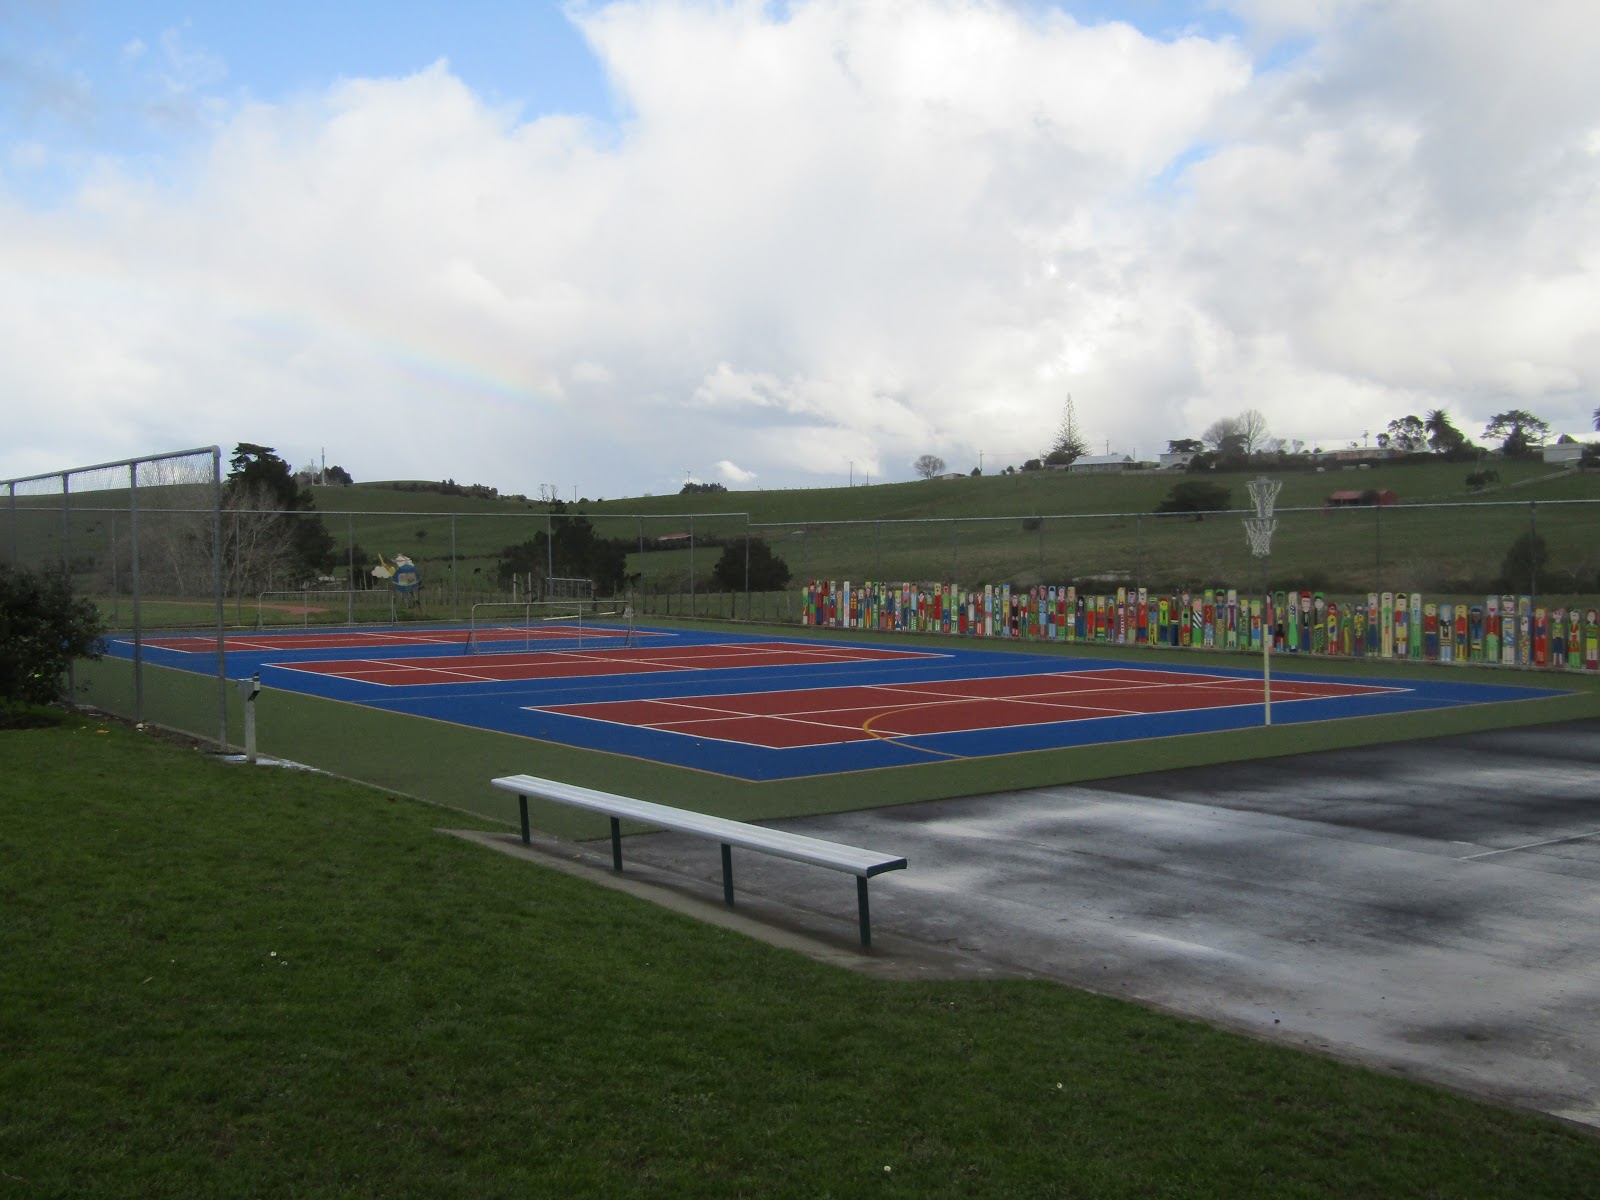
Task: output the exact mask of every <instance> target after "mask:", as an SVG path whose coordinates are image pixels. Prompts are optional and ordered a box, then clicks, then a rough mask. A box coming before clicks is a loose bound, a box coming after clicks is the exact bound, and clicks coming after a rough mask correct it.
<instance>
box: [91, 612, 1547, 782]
mask: <svg viewBox="0 0 1600 1200" xmlns="http://www.w3.org/2000/svg"><path fill="white" fill-rule="evenodd" d="M583 634H584V636H583V637H582V638H581V639H580V638H564V639H558V640H546V641H541V642H540V644H539V645H533V644H529V642H528V639H526V638H523V637H522V635H521V634H518V635H517V638H518V640H517V641H515V642H512V641H510V640H509V639H508V640H507V642H506V643H504V644H503V645H502V646H500V647H497V649H499V650H501V651H503V652H494V653H483V652H481V646H480V648H479V651H478V652H474V653H468V652H467V650H468V647H467V645H466V639H465V636H464V634H463V633H462V631H461V630H459V629H431V628H416V627H405V626H397V627H390V628H384V629H359V630H343V629H341V630H292V631H285V632H262V633H249V634H245V633H240V634H232V635H229V636H228V637H227V639H226V642H225V653H226V667H227V674H228V676H229V677H230V678H235V679H239V678H245V677H248V676H250V675H251V674H254V673H257V672H259V673H260V676H261V682H262V685H263V687H265V688H271V689H278V690H282V691H291V692H299V693H303V694H306V695H311V696H321V697H324V698H326V699H330V700H337V701H342V702H346V703H351V704H359V705H363V706H366V707H368V708H373V709H380V710H385V711H389V712H394V713H401V714H407V715H412V716H419V717H427V718H430V719H433V720H438V721H447V722H453V723H455V724H459V725H466V726H473V727H476V728H480V729H488V730H495V731H498V732H501V733H507V734H513V735H516V736H520V737H527V738H533V739H539V740H544V741H550V742H556V743H560V744H563V745H567V746H575V747H581V748H583V749H587V750H595V751H601V752H605V753H611V754H622V755H628V756H631V757H635V758H640V759H646V760H650V761H654V762H660V763H668V764H672V765H674V766H679V767H687V768H691V769H695V770H700V771H707V772H711V773H714V774H718V775H724V776H730V777H733V778H737V779H743V780H751V781H764V780H780V779H799V778H805V777H810V776H820V775H830V774H837V773H840V772H848V771H859V770H867V769H871V768H878V767H891V766H903V765H908V764H913V763H922V764H926V763H932V762H940V761H953V760H960V759H973V758H985V757H990V756H995V755H1003V754H1016V753H1021V752H1026V751H1033V750H1057V749H1063V748H1070V747H1074V746H1087V745H1097V744H1101V743H1107V742H1125V741H1136V740H1142V739H1146V738H1159V737H1169V736H1173V735H1178V734H1204V733H1210V732H1220V731H1224V730H1237V729H1246V728H1253V727H1257V726H1260V725H1261V724H1262V718H1263V711H1262V682H1261V675H1260V672H1259V670H1254V671H1253V670H1251V669H1249V668H1245V667H1240V666H1229V665H1224V663H1227V662H1233V663H1238V662H1242V661H1246V660H1245V659H1243V658H1242V657H1241V658H1233V657H1230V658H1228V659H1222V658H1220V656H1216V657H1214V656H1209V655H1204V654H1198V653H1186V654H1177V653H1175V654H1174V655H1173V659H1172V661H1170V662H1140V663H1129V662H1126V661H1111V660H1097V659H1093V658H1079V657H1071V658H1068V657H1064V656H1062V655H1058V654H1049V655H1046V654H1029V653H1018V652H1015V651H1004V652H999V651H994V650H987V649H978V648H975V647H974V646H973V645H972V644H970V643H958V644H954V645H951V646H948V647H945V646H939V647H937V648H929V647H928V646H927V645H925V644H923V645H918V646H915V647H906V648H897V647H894V646H893V645H890V644H887V643H884V642H874V643H867V642H850V641H843V640H834V639H832V638H830V639H827V640H813V639H808V638H806V637H803V636H793V637H790V636H777V637H773V636H757V635H750V634H739V633H728V632H717V631H699V630H696V631H685V630H681V629H667V628H660V629H655V628H640V629H639V630H637V631H636V637H633V638H630V639H627V644H624V640H623V639H622V638H620V637H619V636H616V635H615V632H614V631H608V630H605V629H603V628H592V629H587V630H585V631H583ZM132 650H133V648H132V645H131V644H130V643H128V642H126V641H114V642H112V643H111V646H110V653H111V654H112V655H113V656H116V657H121V658H129V657H131V656H132ZM143 653H144V659H145V661H146V662H147V663H151V664H153V665H158V666H165V667H174V668H177V669H179V670H186V671H193V672H197V673H202V674H212V673H214V672H215V670H216V654H217V644H216V638H215V636H214V635H192V636H186V635H173V636H163V637H158V638H150V639H146V641H145V644H144V651H143ZM1287 667H1288V664H1287V662H1286V660H1285V659H1284V658H1282V657H1280V658H1277V659H1275V660H1274V667H1273V678H1272V720H1273V723H1274V724H1275V725H1290V724H1297V723H1301V722H1310V721H1329V720H1339V719H1342V718H1347V717H1370V716H1384V715H1390V714H1398V713H1412V712H1421V711H1426V710H1431V709H1444V708H1455V707H1460V706H1464V705H1481V704H1498V703H1505V702H1509V701H1517V700H1532V699H1540V698H1544V697H1549V696H1559V695H1565V694H1568V693H1567V692H1565V691H1563V690H1561V689H1554V688H1543V687H1532V686H1513V685H1510V684H1483V683H1462V682H1456V681H1453V680H1451V679H1449V678H1448V677H1447V676H1448V672H1447V671H1442V670H1439V669H1437V668H1433V669H1424V671H1425V674H1423V675H1422V677H1419V678H1417V679H1408V680H1391V679H1361V678H1355V677H1351V678H1340V677H1336V676H1329V675H1305V674H1297V673H1295V672H1294V671H1293V670H1292V669H1287ZM1427 675H1433V676H1434V677H1433V678H1428V677H1426V676H1427Z"/></svg>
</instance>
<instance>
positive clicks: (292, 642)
mask: <svg viewBox="0 0 1600 1200" xmlns="http://www.w3.org/2000/svg"><path fill="white" fill-rule="evenodd" d="M469 636H470V635H469V632H468V631H467V630H465V629H388V630H383V629H349V630H340V631H337V632H334V631H327V632H320V631H316V630H309V631H307V632H305V633H260V634H256V635H254V636H251V635H249V634H228V635H226V636H225V637H224V638H223V642H222V648H223V649H224V650H225V651H227V652H229V653H232V652H234V651H244V650H249V651H267V652H271V651H273V650H340V649H347V650H356V649H374V648H381V647H384V646H460V645H463V644H464V643H465V642H466V641H467V639H468V637H469ZM621 636H622V630H620V629H614V628H608V627H607V626H604V625H592V626H586V627H584V628H582V629H579V628H577V627H575V626H570V625H569V626H564V627H552V628H548V629H540V628H534V629H517V628H514V627H510V626H508V627H506V628H501V629H480V630H478V632H477V635H476V640H478V641H480V642H521V641H526V640H532V641H567V642H571V641H577V640H579V639H583V638H610V639H615V638H618V637H621ZM634 636H635V637H641V638H656V637H669V636H671V635H670V634H665V633H653V632H649V631H647V630H639V631H638V632H636V633H635V634H634ZM144 644H145V645H147V646H156V647H159V648H160V649H162V650H176V651H179V652H180V653H183V654H215V653H216V652H217V639H216V638H214V637H169V638H146V639H145V642H144Z"/></svg>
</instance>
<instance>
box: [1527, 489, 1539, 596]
mask: <svg viewBox="0 0 1600 1200" xmlns="http://www.w3.org/2000/svg"><path fill="white" fill-rule="evenodd" d="M1528 598H1529V599H1530V600H1532V601H1533V603H1534V604H1535V605H1537V604H1538V603H1539V502H1538V501H1537V500H1529V501H1528Z"/></svg>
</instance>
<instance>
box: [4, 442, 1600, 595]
mask: <svg viewBox="0 0 1600 1200" xmlns="http://www.w3.org/2000/svg"><path fill="white" fill-rule="evenodd" d="M1493 466H1494V469H1495V470H1496V471H1497V472H1498V473H1499V476H1500V479H1499V482H1498V483H1497V484H1496V485H1495V486H1493V487H1490V488H1485V489H1480V490H1472V489H1469V488H1468V487H1467V486H1466V479H1467V476H1468V474H1469V473H1470V472H1471V471H1472V469H1473V467H1472V465H1471V464H1463V463H1436V462H1423V463H1404V464H1380V465H1375V466H1373V467H1371V468H1370V469H1361V470H1345V469H1339V468H1337V467H1330V468H1328V469H1327V470H1325V471H1322V472H1316V471H1283V472H1281V473H1278V476H1277V477H1278V478H1281V479H1282V481H1283V491H1282V493H1281V494H1280V496H1279V498H1278V509H1279V514H1278V515H1279V530H1278V533H1277V536H1276V538H1275V540H1274V544H1273V552H1272V557H1271V560H1270V566H1269V567H1268V569H1267V572H1266V575H1265V581H1266V582H1269V583H1272V584H1273V585H1275V586H1277V587H1289V586H1292V587H1296V588H1300V587H1310V588H1321V589H1324V590H1326V591H1328V592H1329V593H1330V594H1335V593H1337V594H1341V595H1349V594H1360V593H1365V592H1367V591H1372V590H1380V591H1381V590H1394V589H1404V590H1407V591H1422V592H1427V593H1429V594H1430V595H1432V596H1433V597H1434V598H1437V599H1447V598H1455V599H1464V598H1466V597H1468V596H1471V595H1477V596H1480V597H1481V596H1482V595H1483V594H1484V593H1485V592H1486V591H1490V590H1495V591H1498V590H1505V589H1502V588H1501V580H1500V575H1501V568H1502V563H1503V561H1504V560H1505V558H1506V556H1507V553H1508V551H1509V550H1510V549H1511V547H1512V546H1513V544H1514V543H1516V542H1517V540H1518V539H1519V538H1521V537H1523V536H1524V535H1527V534H1530V533H1536V534H1537V536H1538V537H1539V538H1540V539H1542V540H1543V543H1544V544H1545V546H1546V548H1547V550H1548V554H1549V559H1548V563H1547V568H1546V574H1547V578H1546V579H1544V580H1543V581H1541V583H1540V587H1539V589H1538V590H1539V591H1540V592H1542V593H1545V594H1551V595H1561V596H1563V597H1568V598H1570V597H1589V596H1592V595H1593V594H1594V593H1595V591H1596V590H1597V586H1600V546H1597V545H1596V543H1595V539H1594V537H1593V534H1592V529H1593V526H1594V514H1595V513H1596V511H1597V510H1596V509H1595V508H1593V507H1591V506H1590V505H1588V504H1582V503H1558V502H1573V501H1597V500H1600V472H1581V471H1576V470H1563V469H1551V468H1549V467H1546V466H1545V465H1544V464H1543V463H1537V462H1533V463H1518V462H1497V463H1494V464H1493ZM1254 474H1255V473H1254V472H1234V473H1228V472H1215V473H1208V474H1206V475H1205V476H1203V477H1198V476H1195V475H1189V474H1184V473H1176V472H1160V471H1138V472H1130V473H1127V474H1122V475H1073V474H1070V473H1066V472H1055V471H1040V472H1028V473H1021V474H1013V475H991V476H985V477H980V478H971V477H963V478H956V479H934V480H926V481H922V480H919V481H916V482H908V483H894V484H879V485H874V486H865V487H836V488H811V489H792V490H781V491H741V492H721V493H710V494H707V493H696V494H691V495H672V496H637V497H624V498H613V499H607V500H604V501H599V500H596V501H592V502H590V501H583V500H582V499H581V498H580V501H579V503H578V504H576V505H572V506H568V508H569V510H570V511H575V512H581V513H583V514H585V516H586V517H587V519H589V520H590V521H591V522H592V523H593V525H594V528H595V531H596V533H598V534H599V535H600V536H602V537H608V538H615V539H619V540H621V541H623V542H625V543H627V544H628V545H629V547H630V548H631V553H630V554H629V556H628V562H627V567H626V569H627V571H628V573H629V574H630V575H633V576H636V577H637V583H636V588H637V589H638V590H642V591H643V592H645V593H646V594H648V595H650V596H653V597H657V598H658V599H656V600H652V601H651V609H652V611H658V612H659V611H668V612H674V613H679V614H683V613H686V612H690V611H693V612H704V611H710V612H714V613H729V612H731V611H732V610H731V608H730V605H731V604H732V602H731V601H727V600H711V601H708V600H707V593H708V592H710V591H712V590H714V589H713V586H712V581H711V578H710V575H711V571H712V567H713V566H714V564H715V563H716V561H717V559H718V557H719V556H720V554H721V551H722V548H723V546H724V545H726V544H730V543H732V544H736V545H738V546H740V547H742V545H743V539H744V536H745V534H746V532H747V531H748V532H751V533H754V534H755V535H757V536H759V537H762V538H764V539H765V540H766V541H767V542H768V543H769V544H771V545H772V546H773V548H774V550H775V551H776V552H777V553H778V555H779V556H780V557H782V558H783V559H784V561H785V562H786V563H787V564H788V565H789V567H790V569H791V571H792V572H793V578H794V581H795V583H796V584H798V583H800V582H803V581H804V580H806V579H810V578H820V579H856V580H863V579H880V580H883V579H888V580H900V579H906V580H921V581H950V582H956V583H961V584H964V585H968V586H971V585H974V584H977V585H981V584H984V583H1001V582H1010V583H1012V584H1020V585H1024V586H1026V585H1029V584H1034V583H1041V582H1051V583H1077V584H1078V585H1079V586H1080V587H1091V588H1093V587H1098V586H1106V587H1115V586H1118V585H1124V584H1125V585H1132V586H1146V587H1150V588H1167V589H1175V588H1182V587H1190V586H1196V587H1214V586H1219V585H1221V586H1232V587H1241V588H1244V587H1252V586H1259V585H1260V584H1261V583H1262V582H1263V574H1262V570H1261V565H1260V563H1259V562H1258V561H1257V560H1254V559H1252V558H1251V557H1250V555H1249V553H1248V551H1247V548H1246V544H1245V540H1244V536H1243V530H1242V529H1241V527H1240V524H1239V516H1240V515H1241V514H1240V513H1239V512H1238V511H1236V512H1235V513H1234V514H1233V515H1221V514H1213V515H1211V516H1207V517H1205V518H1204V519H1197V518H1196V517H1195V516H1193V515H1164V516H1155V515H1153V514H1154V512H1155V510H1156V509H1157V508H1158V507H1159V505H1160V504H1161V501H1162V500H1163V498H1165V497H1166V496H1167V495H1168V493H1169V492H1170V491H1171V489H1172V488H1173V487H1174V486H1175V485H1177V484H1180V483H1185V482H1191V481H1194V480H1195V479H1197V478H1204V480H1205V481H1206V482H1208V483H1213V484H1217V485H1220V486H1221V487H1223V488H1224V489H1226V491H1227V493H1228V502H1229V504H1230V505H1231V506H1232V507H1233V508H1234V509H1235V510H1243V509H1245V508H1247V507H1248V505H1249V497H1248V494H1247V491H1246V485H1247V484H1248V482H1249V480H1250V479H1251V478H1252V477H1253V476H1254ZM435 486H436V485H429V484H417V483H406V482H404V481H401V482H398V483H366V484H357V485H354V486H350V487H317V488H313V489H312V494H313V498H314V500H315V503H316V506H317V510H318V512H319V513H320V514H321V515H322V520H323V522H324V524H325V526H326V528H327V530H328V532H329V534H330V535H331V536H332V538H333V540H334V545H335V554H336V557H337V559H338V560H341V562H342V566H341V567H339V568H335V569H333V570H332V571H331V575H332V576H333V577H334V578H335V579H336V580H337V582H336V583H334V584H333V585H331V586H335V587H344V586H349V584H348V583H346V578H347V577H348V578H349V579H351V580H353V581H354V584H355V586H357V587H361V586H366V585H369V584H370V582H371V580H370V575H369V573H368V571H369V568H370V567H371V566H372V565H373V563H375V562H376V560H377V558H378V556H379V555H382V556H383V557H385V558H390V559H392V558H393V557H394V556H395V555H397V554H404V555H407V556H409V557H410V558H412V559H413V560H415V562H416V563H417V565H418V567H419V569H420V570H421V572H422V575H423V580H424V585H425V586H424V590H423V593H422V596H423V598H424V601H425V603H424V604H423V605H422V607H421V608H419V609H415V610H412V615H415V616H419V617H439V616H463V615H465V612H466V610H467V609H469V608H470V606H471V604H472V603H474V602H476V601H479V600H487V599H499V598H503V597H506V596H507V595H508V594H509V593H508V590H507V589H506V588H505V587H504V586H503V585H502V582H501V581H500V579H499V576H498V569H497V568H498V564H499V562H500V560H501V556H502V554H503V552H504V550H505V549H506V548H507V547H509V546H515V545H521V544H524V543H526V542H529V541H530V540H533V539H536V538H538V537H539V536H540V535H542V534H544V533H545V532H546V531H547V530H549V529H551V528H552V527H553V525H552V522H554V521H557V520H558V519H559V518H557V517H555V516H554V515H553V513H552V509H551V507H550V506H549V505H547V504H544V503H541V502H539V501H536V500H529V499H527V498H525V497H490V496H487V495H474V494H456V495H444V494H440V493H439V492H438V491H437V490H427V491H424V490H414V489H416V488H419V487H435ZM1341 490H1348V491H1367V490H1386V491H1392V492H1394V493H1395V495H1396V496H1397V497H1398V499H1399V502H1400V503H1399V506H1397V507H1387V508H1382V509H1380V508H1376V507H1360V508H1353V509H1343V510H1339V511H1330V510H1328V509H1326V508H1325V507H1324V504H1325V501H1326V500H1327V498H1328V496H1329V495H1330V494H1331V493H1332V492H1334V491H1341ZM160 492H161V489H156V488H141V490H140V504H141V513H142V514H143V515H142V517H141V526H140V528H141V544H142V545H144V547H145V550H144V559H143V561H144V567H145V570H146V571H149V570H151V569H152V566H151V564H152V563H157V564H160V563H166V562H167V561H168V560H169V559H171V558H172V556H173V554H174V553H175V552H176V551H177V550H179V549H182V550H183V551H184V553H185V554H186V555H187V556H188V557H189V558H190V559H193V560H194V561H193V563H192V564H191V567H192V572H191V573H193V574H194V580H193V581H192V583H193V586H189V587H185V588H181V589H178V590H177V591H176V592H175V593H174V595H173V597H172V603H171V604H169V605H168V606H167V608H161V607H150V608H148V609H147V610H146V612H145V619H146V621H148V622H151V623H153V624H165V623H180V624H181V623H190V622H193V621H194V620H197V619H201V618H203V617H204V611H202V609H204V608H205V604H204V598H205V597H206V596H208V595H209V567H206V566H205V564H204V563H203V562H201V561H200V558H197V557H196V555H197V554H198V553H199V551H198V549H197V548H203V546H204V545H205V544H208V542H209V529H208V528H206V526H208V525H209V519H208V518H207V517H206V516H205V514H204V513H203V511H198V510H196V511H190V512H176V511H175V512H172V513H159V512H158V511H156V510H157V509H159V508H160V500H161V496H160ZM1529 502H1537V503H1529ZM197 503H200V504H203V503H204V500H200V501H193V500H191V501H188V502H186V503H185V504H183V505H182V506H175V507H182V508H183V509H185V510H188V509H190V508H191V507H192V506H193V505H194V504H197ZM127 504H128V497H127V494H126V493H125V492H116V491H108V492H94V493H83V494H75V495H74V496H73V497H72V506H73V516H72V519H71V520H70V521H69V522H68V523H67V525H66V533H67V535H68V536H69V538H70V545H71V557H72V560H73V564H74V572H75V574H76V575H77V576H78V577H79V580H80V586H82V587H83V588H84V589H85V590H86V591H88V592H90V593H91V594H96V595H103V596H106V597H114V596H115V595H117V593H118V591H119V590H120V592H121V593H122V594H124V595H125V594H126V592H127V581H128V569H129V565H130V559H129V530H130V522H129V520H128V514H127V511H126V509H127ZM5 511H6V515H7V521H6V526H7V527H6V528H4V529H3V530H0V534H3V535H4V541H5V542H6V543H9V544H10V545H12V546H14V547H16V556H17V558H18V560H19V561H22V562H30V561H54V560H55V559H56V558H58V557H59V555H60V549H59V547H60V540H61V537H62V534H63V529H64V526H63V522H62V521H61V519H60V515H59V514H60V498H59V497H46V496H35V497H17V498H16V502H15V507H14V508H12V507H9V506H8V507H7V508H6V509H5ZM191 526H192V528H191ZM691 533H692V535H693V538H692V544H693V548H692V549H691V548H689V547H690V538H689V537H687V536H679V537H676V538H674V536H673V535H688V534H691ZM659 539H667V541H666V542H665V543H663V542H662V541H661V540H659ZM667 547H672V548H667ZM200 557H203V555H201V556H200ZM201 568H204V569H203V570H202V569H201ZM558 573H559V572H558ZM297 583H298V581H297V580H292V579H287V578H286V579H284V580H283V581H282V582H281V583H274V584H273V587H282V588H292V587H295V586H297ZM526 584H527V580H526V578H524V579H523V580H522V587H520V588H519V589H518V594H519V595H520V594H523V591H522V589H523V588H525V587H526ZM162 590H163V589H162V588H161V586H160V585H159V584H152V585H147V587H146V598H147V599H151V598H152V595H151V593H152V591H156V592H160V591H162ZM259 590H261V589H260V588H256V587H251V588H249V589H247V591H248V592H249V594H248V595H239V596H235V597H232V599H233V604H232V606H231V607H232V609H233V617H234V619H235V620H240V621H253V620H254V618H255V615H256V614H255V604H254V601H255V599H256V592H257V591H259ZM268 590H271V589H268ZM1510 590H1516V591H1526V590H1528V586H1527V585H1518V586H1516V587H1515V588H1514V589H1510ZM691 593H692V594H693V600H692V601H691V600H690V599H689V597H690V594H691ZM181 596H189V597H190V599H189V601H188V602H186V603H183V602H179V599H178V598H179V597H181ZM1566 602H1570V600H1567V601H1566ZM197 604H198V605H200V608H196V605H197ZM774 605H775V607H774ZM110 607H111V608H113V609H114V610H115V612H116V616H117V619H126V617H127V616H128V613H127V612H124V611H122V610H123V609H126V608H127V605H125V604H124V605H121V606H120V608H118V607H117V606H116V605H115V602H113V605H112V606H110ZM169 610H170V612H169ZM247 610H248V611H247ZM761 613H765V614H766V615H768V616H772V617H776V618H780V619H781V618H783V617H784V616H785V615H787V614H789V613H790V610H789V609H787V608H785V607H783V600H782V598H774V601H773V604H772V605H768V606H765V607H762V608H759V609H758V615H760V614H761ZM197 614H198V615H197ZM168 616H170V621H169V620H168V619H167V617H168Z"/></svg>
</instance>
